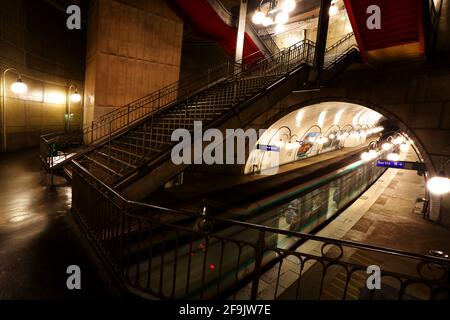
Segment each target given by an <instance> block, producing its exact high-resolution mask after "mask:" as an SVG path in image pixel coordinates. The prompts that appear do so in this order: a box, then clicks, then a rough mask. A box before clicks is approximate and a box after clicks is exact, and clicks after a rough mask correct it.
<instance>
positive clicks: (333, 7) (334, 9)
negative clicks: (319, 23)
mask: <svg viewBox="0 0 450 320" xmlns="http://www.w3.org/2000/svg"><path fill="white" fill-rule="evenodd" d="M328 13H329V14H330V16H335V15H337V14H338V13H339V8H338V7H337V5H336V3H334V2H333V3H332V4H331V7H330V10H329V11H328Z"/></svg>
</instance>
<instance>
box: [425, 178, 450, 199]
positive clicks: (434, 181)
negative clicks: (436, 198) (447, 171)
mask: <svg viewBox="0 0 450 320" xmlns="http://www.w3.org/2000/svg"><path fill="white" fill-rule="evenodd" d="M427 188H428V190H430V192H431V193H432V194H435V195H443V194H446V193H449V192H450V179H449V178H446V177H443V176H436V177H433V178H431V179H430V180H428V182H427Z"/></svg>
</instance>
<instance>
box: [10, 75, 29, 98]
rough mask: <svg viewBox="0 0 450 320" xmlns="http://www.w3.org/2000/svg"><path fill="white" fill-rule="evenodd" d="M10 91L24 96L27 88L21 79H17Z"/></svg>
mask: <svg viewBox="0 0 450 320" xmlns="http://www.w3.org/2000/svg"><path fill="white" fill-rule="evenodd" d="M11 91H12V92H14V93H15V94H24V93H26V92H27V91H28V86H27V85H26V84H25V83H23V81H22V78H21V77H19V79H17V81H16V82H14V83H13V84H12V85H11Z"/></svg>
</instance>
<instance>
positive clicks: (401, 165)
mask: <svg viewBox="0 0 450 320" xmlns="http://www.w3.org/2000/svg"><path fill="white" fill-rule="evenodd" d="M377 167H384V168H393V169H405V170H414V171H417V172H418V173H419V174H422V173H424V172H425V171H426V167H425V163H423V162H412V161H390V160H378V161H377Z"/></svg>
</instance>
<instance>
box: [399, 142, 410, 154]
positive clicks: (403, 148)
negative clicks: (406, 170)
mask: <svg viewBox="0 0 450 320" xmlns="http://www.w3.org/2000/svg"><path fill="white" fill-rule="evenodd" d="M408 150H409V145H408V144H407V143H402V144H401V145H400V151H401V152H408Z"/></svg>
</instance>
